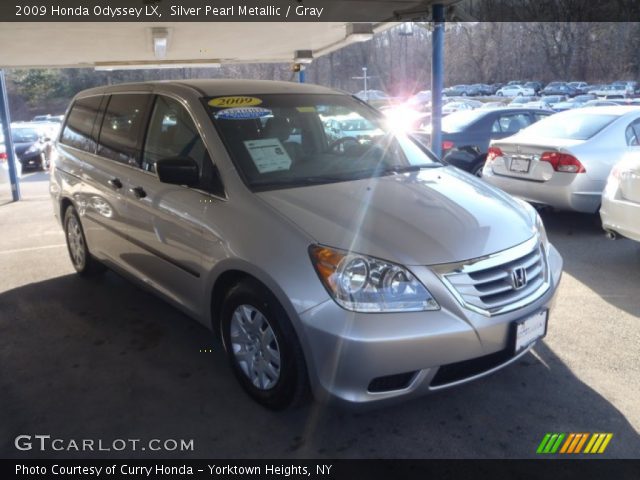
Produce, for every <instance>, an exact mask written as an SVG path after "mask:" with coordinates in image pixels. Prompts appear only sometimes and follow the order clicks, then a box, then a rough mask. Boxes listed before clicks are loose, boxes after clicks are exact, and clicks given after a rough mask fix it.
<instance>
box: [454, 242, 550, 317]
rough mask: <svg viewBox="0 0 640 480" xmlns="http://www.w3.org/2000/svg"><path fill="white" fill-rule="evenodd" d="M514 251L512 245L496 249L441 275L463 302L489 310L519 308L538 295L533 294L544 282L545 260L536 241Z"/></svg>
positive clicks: (493, 311) (545, 275) (541, 288)
mask: <svg viewBox="0 0 640 480" xmlns="http://www.w3.org/2000/svg"><path fill="white" fill-rule="evenodd" d="M517 248H519V249H521V248H522V247H517ZM514 252H516V250H515V249H512V251H506V252H503V253H499V254H497V255H495V256H493V257H492V258H491V259H489V260H485V261H478V262H477V263H476V264H473V263H471V264H470V265H467V266H463V267H462V268H458V269H455V270H453V271H451V272H448V273H445V274H444V277H445V278H446V280H447V281H448V283H449V285H450V286H451V288H452V289H453V290H454V291H455V292H457V293H458V295H459V297H460V298H461V300H462V302H463V303H464V304H465V305H466V306H473V307H476V308H477V309H480V310H481V311H483V312H488V313H495V312H501V313H502V312H506V311H509V310H512V309H515V308H518V307H519V306H521V304H522V302H523V301H526V300H531V301H533V300H534V299H535V298H537V296H534V294H536V293H538V294H539V295H541V294H542V291H543V290H544V288H543V287H544V286H545V285H546V284H547V281H546V278H547V264H546V256H545V253H544V250H543V249H542V247H541V246H540V244H538V243H537V242H536V244H535V246H532V247H531V248H529V249H526V250H524V251H521V252H520V251H517V252H516V254H515V256H514ZM514 275H515V277H514ZM525 279H526V280H525ZM523 280H524V282H523ZM519 281H520V283H519ZM539 295H538V296H539Z"/></svg>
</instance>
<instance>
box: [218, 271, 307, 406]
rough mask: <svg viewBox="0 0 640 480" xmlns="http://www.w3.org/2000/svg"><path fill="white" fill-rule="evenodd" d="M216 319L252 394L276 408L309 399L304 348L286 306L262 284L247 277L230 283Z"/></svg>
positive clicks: (231, 359)
mask: <svg viewBox="0 0 640 480" xmlns="http://www.w3.org/2000/svg"><path fill="white" fill-rule="evenodd" d="M220 321H221V324H220V328H221V333H222V338H223V341H224V345H225V349H226V351H227V357H228V359H229V362H230V363H231V368H232V369H233V373H234V374H235V376H236V378H237V380H238V381H239V382H240V384H241V385H242V387H243V388H244V390H245V391H246V392H247V393H248V394H249V395H250V396H251V397H252V398H253V399H254V400H256V401H257V402H258V403H260V404H262V405H264V406H265V407H267V408H270V409H273V410H280V409H284V408H286V407H289V406H292V405H296V404H301V403H303V402H304V401H305V400H306V399H307V396H308V395H307V393H308V378H307V370H306V363H305V360H304V355H303V353H302V349H301V347H300V344H299V342H298V339H297V336H296V333H295V331H294V329H293V326H292V325H291V322H290V321H289V318H288V316H287V314H286V312H285V311H284V308H282V306H281V305H280V303H279V302H278V301H277V299H276V298H275V297H274V296H273V294H271V293H270V292H269V291H268V290H267V289H266V287H264V286H263V285H261V284H259V283H258V282H256V281H250V280H246V281H242V282H240V283H238V284H237V285H236V286H234V287H233V288H231V290H230V291H229V292H228V293H227V296H226V298H225V300H224V304H223V306H222V313H221V318H220Z"/></svg>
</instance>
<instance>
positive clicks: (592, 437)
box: [584, 433, 598, 453]
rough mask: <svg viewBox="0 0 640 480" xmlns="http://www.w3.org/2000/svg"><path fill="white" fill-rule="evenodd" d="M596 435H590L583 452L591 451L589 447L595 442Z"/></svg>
mask: <svg viewBox="0 0 640 480" xmlns="http://www.w3.org/2000/svg"><path fill="white" fill-rule="evenodd" d="M597 437H598V435H597V434H595V433H594V434H593V435H591V440H589V443H587V448H585V449H584V453H591V447H592V446H593V444H594V443H595V441H596V438H597Z"/></svg>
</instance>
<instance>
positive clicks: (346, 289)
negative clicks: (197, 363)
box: [51, 80, 562, 408]
mask: <svg viewBox="0 0 640 480" xmlns="http://www.w3.org/2000/svg"><path fill="white" fill-rule="evenodd" d="M355 124H358V128H357V131H356V133H354V130H353V128H351V127H352V126H353V125H355ZM58 149H59V153H60V156H59V159H58V160H57V161H56V163H55V166H54V168H53V171H52V176H51V194H52V197H53V201H54V205H55V212H56V215H57V216H58V217H59V219H60V221H61V222H62V225H63V227H64V231H65V234H66V238H67V243H68V247H69V253H70V256H71V260H72V262H73V265H74V267H75V269H76V270H77V271H78V272H79V273H80V274H82V275H87V274H92V273H97V272H100V271H101V270H103V269H104V266H108V267H110V268H112V269H114V270H117V271H119V272H122V273H124V274H125V275H128V276H129V277H131V278H133V279H135V280H138V281H139V282H141V283H142V284H144V285H146V286H148V287H150V288H151V289H153V290H154V291H155V292H157V293H158V294H160V295H161V296H163V297H164V298H165V299H167V300H169V301H170V302H172V303H173V304H175V305H176V306H178V307H179V308H181V309H182V310H184V311H185V312H187V313H188V314H189V315H191V316H193V317H195V318H196V319H197V320H199V321H200V322H202V323H204V324H206V325H208V326H210V327H211V328H213V330H214V331H216V332H219V333H220V335H221V337H222V341H223V344H224V348H225V350H226V352H227V354H228V357H229V360H230V363H231V366H232V368H233V371H234V373H235V375H236V376H237V378H238V380H239V382H240V383H241V384H242V386H243V387H244V388H245V389H246V391H247V392H248V393H249V394H250V395H251V396H253V397H254V398H255V399H256V400H257V401H258V402H260V403H262V404H264V405H267V406H269V407H271V408H282V407H285V406H287V405H290V404H292V403H293V402H297V401H299V400H300V399H301V398H303V397H304V393H305V392H307V391H309V390H311V391H312V392H313V393H314V394H315V396H316V397H319V398H325V399H333V400H341V401H343V402H348V403H357V404H364V403H375V402H383V401H387V400H391V399H395V398H399V397H409V396H413V395H418V394H422V393H426V392H430V391H434V390H438V389H442V388H445V387H449V386H452V385H457V384H459V383H462V382H465V381H468V380H471V379H475V378H477V377H480V376H483V375H485V374H488V373H491V372H493V371H495V370H497V369H499V368H501V367H503V366H505V365H507V364H509V363H511V362H513V361H514V360H515V359H517V358H519V357H520V356H522V355H524V354H525V353H526V352H527V351H528V350H529V349H530V348H531V347H532V346H533V345H534V344H535V343H536V341H538V340H539V339H540V338H541V337H542V336H544V335H545V333H546V329H547V321H548V316H549V309H550V308H551V304H552V301H553V297H554V294H555V291H556V288H557V286H558V282H559V280H560V275H561V271H562V259H561V258H560V256H559V254H558V252H557V251H556V249H555V248H554V247H553V246H552V245H551V244H550V243H549V241H548V240H547V236H546V233H545V230H544V227H543V225H542V222H541V220H540V217H539V216H538V215H537V213H536V212H535V210H534V209H533V208H531V207H530V206H528V205H527V204H526V203H524V202H521V201H519V200H515V199H514V198H512V197H510V196H509V195H507V194H505V193H503V192H501V191H500V190H498V189H496V188H493V187H491V186H489V185H487V184H485V183H482V181H481V180H480V179H477V178H474V177H472V176H470V175H468V174H467V173H465V172H462V171H460V170H457V169H455V168H453V167H447V166H444V165H442V164H441V163H439V162H438V161H437V160H436V159H435V158H434V157H433V155H432V154H431V153H430V152H428V151H426V150H424V149H423V147H421V146H420V145H419V144H418V143H415V142H413V141H412V139H411V138H409V137H408V136H407V135H405V134H404V133H402V132H400V131H395V130H394V125H387V124H386V123H385V121H384V120H383V117H381V116H380V115H379V114H378V113H377V112H376V111H375V110H373V109H371V108H370V107H368V106H367V105H366V104H364V103H362V102H360V101H359V100H357V99H355V98H353V97H350V96H348V95H345V94H342V93H339V92H336V91H333V90H330V89H327V88H323V87H319V86H311V85H299V84H291V83H284V82H263V81H237V80H217V81H182V82H170V83H162V82H158V83H144V84H130V85H120V86H110V87H104V88H96V89H92V90H87V91H84V92H82V93H80V94H78V95H77V96H76V98H75V99H74V100H73V103H72V105H71V107H70V109H69V111H68V113H67V116H66V120H65V123H64V127H63V130H62V132H61V134H60V138H59V139H58Z"/></svg>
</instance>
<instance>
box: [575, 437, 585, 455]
mask: <svg viewBox="0 0 640 480" xmlns="http://www.w3.org/2000/svg"><path fill="white" fill-rule="evenodd" d="M587 438H589V434H588V433H583V434H582V439H581V440H580V443H578V446H577V447H576V451H575V452H574V453H580V451H581V450H582V446H583V445H584V442H586V441H587Z"/></svg>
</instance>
